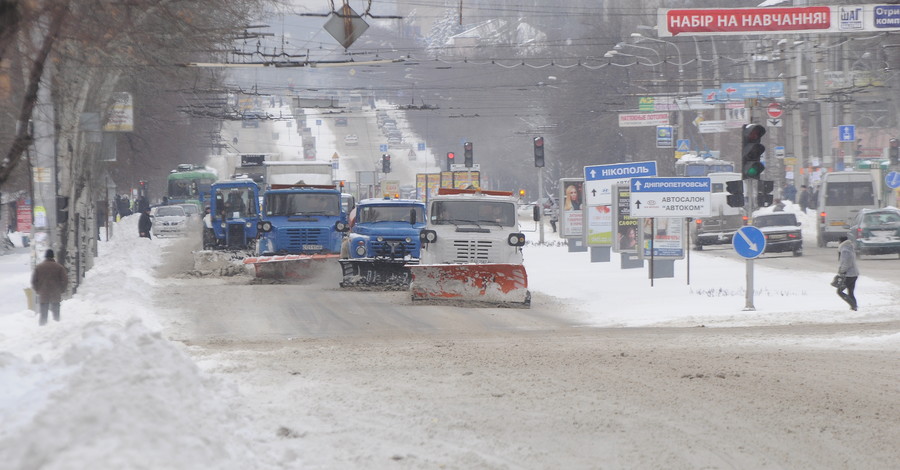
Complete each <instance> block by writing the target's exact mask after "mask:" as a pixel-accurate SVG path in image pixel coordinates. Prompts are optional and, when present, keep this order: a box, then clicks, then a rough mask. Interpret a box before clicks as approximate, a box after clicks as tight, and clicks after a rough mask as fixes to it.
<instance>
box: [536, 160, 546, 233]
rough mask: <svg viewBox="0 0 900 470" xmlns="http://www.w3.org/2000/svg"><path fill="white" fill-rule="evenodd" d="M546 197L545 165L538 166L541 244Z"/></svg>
mask: <svg viewBox="0 0 900 470" xmlns="http://www.w3.org/2000/svg"><path fill="white" fill-rule="evenodd" d="M543 197H544V167H542V166H540V167H538V198H537V205H538V214H540V216H539V217H540V220H538V227H539V230H540V232H539V233H540V241H541V245H543V244H544V204H543V203H541V198H543Z"/></svg>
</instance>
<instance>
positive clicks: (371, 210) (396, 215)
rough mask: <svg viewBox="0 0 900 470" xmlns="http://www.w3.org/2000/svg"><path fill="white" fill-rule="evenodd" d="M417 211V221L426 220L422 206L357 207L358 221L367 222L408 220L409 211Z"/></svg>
mask: <svg viewBox="0 0 900 470" xmlns="http://www.w3.org/2000/svg"><path fill="white" fill-rule="evenodd" d="M410 209H413V210H415V211H416V222H425V211H424V210H423V208H422V206H398V205H392V206H362V207H359V208H358V209H357V211H358V213H357V215H356V216H357V221H358V222H359V223H366V222H407V223H409V211H410Z"/></svg>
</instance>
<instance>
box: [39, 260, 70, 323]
mask: <svg viewBox="0 0 900 470" xmlns="http://www.w3.org/2000/svg"><path fill="white" fill-rule="evenodd" d="M44 257H45V258H46V259H45V260H44V261H43V262H42V263H40V264H38V265H37V266H35V267H34V273H32V274H31V288H32V289H34V292H35V293H37V296H38V305H39V306H40V313H41V319H40V325H41V326H43V325H46V324H47V313H48V312H47V311H48V310H49V311H52V312H53V319H54V320H56V321H59V303H60V301H61V300H62V294H63V292H65V291H66V287H68V285H69V275H68V273H67V272H66V268H64V267H63V266H62V265H61V264H59V263H57V262H56V259H55V255H54V253H53V250H47V252H46V253H45V254H44Z"/></svg>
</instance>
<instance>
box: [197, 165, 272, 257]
mask: <svg viewBox="0 0 900 470" xmlns="http://www.w3.org/2000/svg"><path fill="white" fill-rule="evenodd" d="M258 222H259V186H258V185H257V184H256V183H255V182H253V181H252V180H249V179H242V180H229V181H220V182H217V183H213V185H212V188H211V197H210V201H209V215H208V216H207V218H206V220H204V229H203V248H204V249H206V250H214V249H224V250H252V249H254V248H255V247H256V236H257V230H258V228H257V226H258Z"/></svg>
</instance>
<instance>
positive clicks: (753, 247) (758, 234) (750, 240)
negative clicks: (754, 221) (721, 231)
mask: <svg viewBox="0 0 900 470" xmlns="http://www.w3.org/2000/svg"><path fill="white" fill-rule="evenodd" d="M731 246H733V247H734V251H736V252H737V254H738V255H740V256H741V257H742V258H747V259H753V258H756V257H758V256H759V255H761V254H763V252H764V251H766V236H765V235H764V234H763V233H762V230H760V229H758V228H756V227H754V226H752V225H746V226H744V227H741V228H739V229H738V231H737V232H736V233H735V234H734V237H732V239H731Z"/></svg>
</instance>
